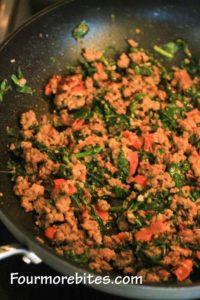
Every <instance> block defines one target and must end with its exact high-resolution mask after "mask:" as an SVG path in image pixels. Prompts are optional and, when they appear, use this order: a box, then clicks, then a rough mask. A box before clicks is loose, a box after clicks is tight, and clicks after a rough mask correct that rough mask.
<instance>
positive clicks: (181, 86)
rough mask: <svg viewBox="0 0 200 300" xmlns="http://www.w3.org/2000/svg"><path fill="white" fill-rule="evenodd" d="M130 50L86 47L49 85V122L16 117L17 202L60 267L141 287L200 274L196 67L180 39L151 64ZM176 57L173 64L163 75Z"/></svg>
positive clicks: (199, 86)
mask: <svg viewBox="0 0 200 300" xmlns="http://www.w3.org/2000/svg"><path fill="white" fill-rule="evenodd" d="M128 44H129V49H128V50H127V52H123V53H121V54H120V55H118V57H117V58H116V60H114V59H111V58H109V57H107V56H106V54H107V53H106V51H105V52H104V53H103V52H101V51H96V50H93V49H84V50H83V53H82V55H83V58H84V60H83V61H82V62H81V63H80V64H79V65H78V66H75V67H70V68H68V70H67V74H65V75H64V76H61V75H59V74H54V75H53V76H52V78H51V79H50V80H49V82H48V83H47V85H46V86H45V95H46V96H48V99H49V101H53V102H54V112H53V113H52V114H50V115H43V116H37V115H36V113H35V112H34V111H32V110H30V111H28V112H24V113H23V114H22V115H21V120H20V126H21V129H20V131H19V133H18V136H17V139H16V140H15V141H13V142H12V143H11V144H10V146H9V149H10V151H11V156H12V161H11V162H10V167H11V168H12V170H13V169H14V170H15V174H14V176H13V180H14V181H15V185H14V193H15V194H16V195H17V196H19V198H20V201H21V205H22V207H23V208H24V209H25V211H26V212H27V213H29V212H33V213H34V216H35V223H36V225H37V226H38V227H39V228H41V229H42V230H43V232H44V236H45V238H44V241H45V242H48V243H50V244H51V245H52V247H53V248H54V249H55V251H56V252H57V253H58V254H59V255H62V256H65V257H66V259H70V260H73V261H74V262H76V263H79V264H88V265H89V267H90V268H91V269H93V270H95V271H97V272H110V271H112V270H115V271H119V272H122V273H124V274H137V275H142V277H143V281H144V282H174V281H179V282H181V281H185V280H190V278H191V277H190V276H191V275H192V274H193V273H194V272H195V270H198V268H199V267H200V155H199V148H200V128H199V125H200V111H199V103H200V77H199V64H198V63H197V62H196V61H195V59H194V58H193V56H192V55H191V53H190V51H189V49H188V47H187V45H186V44H185V43H184V42H183V41H181V40H178V41H177V42H176V43H174V42H171V43H168V44H166V45H164V46H163V47H160V46H155V47H154V50H155V53H156V57H157V58H154V57H153V56H152V55H151V54H149V53H148V52H147V51H145V50H144V49H142V48H140V47H139V46H138V43H137V42H136V41H134V40H128ZM176 51H179V52H180V53H181V55H182V56H183V59H182V61H181V63H180V65H179V66H177V67H171V68H166V67H164V66H163V64H162V60H160V58H161V57H162V56H166V58H168V59H170V58H172V57H173V56H174V55H175V52H176ZM9 131H11V130H9Z"/></svg>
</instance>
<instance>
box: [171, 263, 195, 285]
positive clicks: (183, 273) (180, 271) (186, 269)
mask: <svg viewBox="0 0 200 300" xmlns="http://www.w3.org/2000/svg"><path fill="white" fill-rule="evenodd" d="M192 267H193V261H192V260H191V259H185V260H184V261H183V262H182V263H181V265H180V266H179V267H178V268H177V269H175V270H174V271H173V272H174V274H175V275H176V277H177V279H178V281H184V280H185V279H187V278H188V276H189V275H190V273H191V272H192Z"/></svg>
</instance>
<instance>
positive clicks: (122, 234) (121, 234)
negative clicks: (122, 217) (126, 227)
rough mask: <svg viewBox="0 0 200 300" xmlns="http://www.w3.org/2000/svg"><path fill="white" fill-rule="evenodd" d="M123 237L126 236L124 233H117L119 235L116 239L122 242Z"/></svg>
mask: <svg viewBox="0 0 200 300" xmlns="http://www.w3.org/2000/svg"><path fill="white" fill-rule="evenodd" d="M125 236H126V233H125V232H119V233H118V234H117V237H118V238H119V239H120V240H124V238H125Z"/></svg>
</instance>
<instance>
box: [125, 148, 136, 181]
mask: <svg viewBox="0 0 200 300" xmlns="http://www.w3.org/2000/svg"><path fill="white" fill-rule="evenodd" d="M127 160H128V161H129V175H130V176H132V175H134V174H135V172H136V170H137V167H138V163H139V157H138V153H137V152H135V151H132V150H130V149H128V150H127Z"/></svg>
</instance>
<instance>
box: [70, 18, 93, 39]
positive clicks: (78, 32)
mask: <svg viewBox="0 0 200 300" xmlns="http://www.w3.org/2000/svg"><path fill="white" fill-rule="evenodd" d="M89 29H90V28H89V26H88V24H87V23H86V21H82V22H81V23H80V24H79V25H77V26H76V27H75V28H74V29H73V31H72V36H73V38H74V39H75V40H80V39H82V38H84V36H85V35H86V34H87V33H88V32H89Z"/></svg>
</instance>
